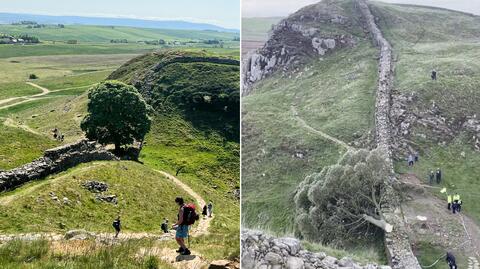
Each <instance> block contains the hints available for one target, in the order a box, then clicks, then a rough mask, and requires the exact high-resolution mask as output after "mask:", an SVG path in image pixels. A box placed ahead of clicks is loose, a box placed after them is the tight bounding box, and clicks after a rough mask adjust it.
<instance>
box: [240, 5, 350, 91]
mask: <svg viewBox="0 0 480 269" xmlns="http://www.w3.org/2000/svg"><path fill="white" fill-rule="evenodd" d="M330 2H331V1H328V0H326V1H323V2H321V3H319V4H315V5H311V6H309V7H306V8H304V9H301V10H299V11H298V12H296V13H295V14H293V15H291V16H289V17H288V18H286V19H284V20H282V21H280V22H279V23H278V24H277V25H275V26H273V27H272V30H271V32H270V37H269V39H268V41H267V42H266V43H265V45H264V46H263V48H261V49H259V50H257V51H255V52H252V53H249V54H248V55H247V57H245V60H244V61H243V65H242V95H244V96H245V95H247V94H249V93H250V91H251V89H252V85H253V84H254V83H256V82H258V81H260V80H262V79H264V78H266V77H267V76H269V75H270V74H272V73H273V72H275V71H279V70H280V71H282V72H283V73H285V72H293V71H297V70H298V68H299V67H300V66H302V65H303V64H305V63H306V62H307V61H309V60H311V59H315V58H320V57H322V56H323V55H325V54H327V53H328V52H330V51H332V50H335V49H338V48H342V47H351V46H354V45H355V44H356V37H354V36H353V35H351V34H347V32H346V31H345V32H342V31H337V32H334V31H331V30H326V29H323V27H322V26H321V25H325V24H332V25H334V26H336V27H339V28H348V27H350V26H351V25H353V24H354V20H353V19H352V18H350V17H348V16H343V15H341V13H342V11H343V10H342V9H341V8H340V7H338V6H337V5H335V4H334V3H330Z"/></svg>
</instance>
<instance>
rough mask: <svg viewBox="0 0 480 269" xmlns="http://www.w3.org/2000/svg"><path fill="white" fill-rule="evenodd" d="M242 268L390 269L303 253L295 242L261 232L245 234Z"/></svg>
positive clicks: (243, 233)
mask: <svg viewBox="0 0 480 269" xmlns="http://www.w3.org/2000/svg"><path fill="white" fill-rule="evenodd" d="M241 246H242V252H241V253H242V254H241V255H242V258H241V261H242V268H245V269H274V268H275V269H313V268H322V269H341V268H345V269H347V268H349V269H376V268H378V269H390V267H389V266H379V265H376V264H367V265H360V264H358V263H356V262H354V261H353V260H352V259H351V258H348V257H344V258H342V259H337V258H335V257H331V256H328V255H327V254H325V253H323V252H318V253H313V252H310V251H306V250H305V249H303V247H302V245H301V243H300V241H299V240H297V239H294V238H274V237H271V236H268V235H265V234H264V233H262V232H259V231H252V230H242V234H241Z"/></svg>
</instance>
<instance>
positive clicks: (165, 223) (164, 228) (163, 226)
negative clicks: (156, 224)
mask: <svg viewBox="0 0 480 269" xmlns="http://www.w3.org/2000/svg"><path fill="white" fill-rule="evenodd" d="M160 228H161V229H162V231H163V233H166V234H167V233H168V219H167V218H163V222H162V224H161V225H160Z"/></svg>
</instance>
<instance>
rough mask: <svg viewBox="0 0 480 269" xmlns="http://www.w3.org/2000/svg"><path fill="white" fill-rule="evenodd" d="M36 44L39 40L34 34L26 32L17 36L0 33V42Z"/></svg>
mask: <svg viewBox="0 0 480 269" xmlns="http://www.w3.org/2000/svg"><path fill="white" fill-rule="evenodd" d="M16 43H22V44H36V43H40V40H39V39H38V37H36V36H30V35H28V34H21V35H17V36H13V35H7V34H0V44H16Z"/></svg>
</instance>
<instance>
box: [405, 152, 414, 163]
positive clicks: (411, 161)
mask: <svg viewBox="0 0 480 269" xmlns="http://www.w3.org/2000/svg"><path fill="white" fill-rule="evenodd" d="M407 161H408V166H413V164H414V160H413V155H412V154H409V155H408V158H407Z"/></svg>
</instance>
